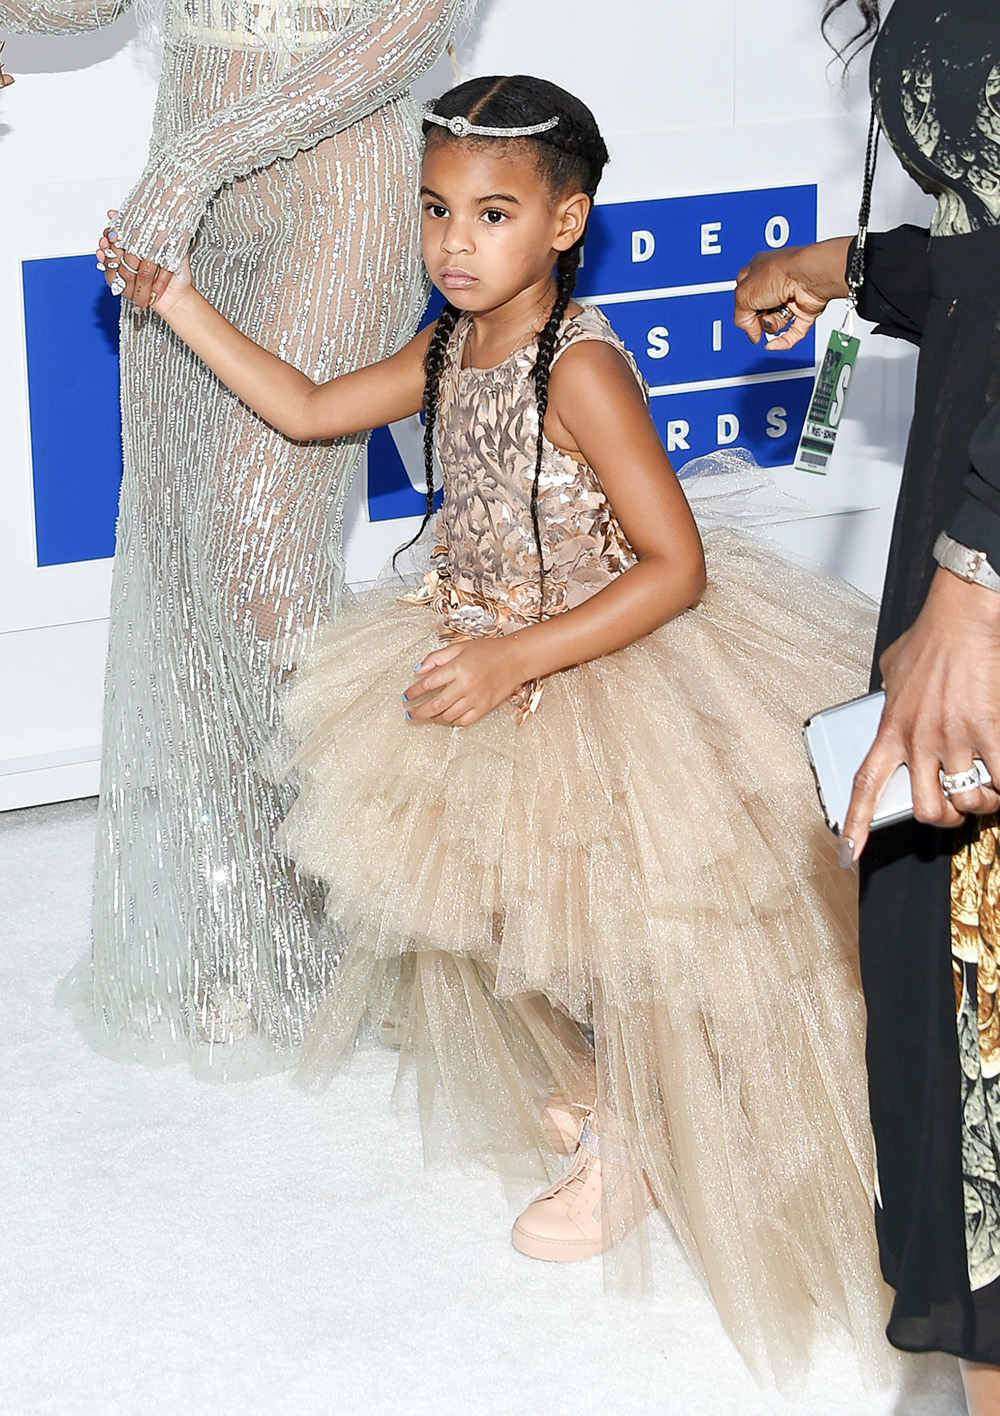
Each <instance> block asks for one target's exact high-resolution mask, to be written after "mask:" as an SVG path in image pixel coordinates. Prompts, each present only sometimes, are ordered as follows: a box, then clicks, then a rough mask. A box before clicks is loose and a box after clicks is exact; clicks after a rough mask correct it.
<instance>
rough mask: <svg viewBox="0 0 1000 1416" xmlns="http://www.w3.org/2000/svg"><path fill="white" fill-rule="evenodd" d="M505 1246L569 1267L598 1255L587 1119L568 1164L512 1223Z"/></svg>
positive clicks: (595, 1175)
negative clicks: (507, 1242)
mask: <svg viewBox="0 0 1000 1416" xmlns="http://www.w3.org/2000/svg"><path fill="white" fill-rule="evenodd" d="M511 1242H512V1243H513V1245H514V1248H515V1249H517V1251H518V1252H519V1253H521V1254H527V1255H528V1257H529V1258H531V1259H550V1260H553V1261H554V1262H556V1263H572V1262H573V1261H574V1260H575V1259H592V1258H594V1257H595V1256H596V1255H597V1254H600V1253H603V1251H604V1232H603V1227H602V1225H601V1143H600V1140H599V1139H598V1136H597V1133H596V1132H595V1131H593V1130H592V1129H591V1126H590V1118H589V1116H588V1117H587V1119H586V1120H585V1121H584V1123H583V1128H582V1130H581V1131H580V1141H579V1145H578V1147H577V1152H576V1155H575V1156H574V1157H573V1163H572V1165H571V1166H570V1168H569V1169H568V1170H567V1171H566V1174H565V1175H564V1176H563V1177H562V1179H560V1180H557V1181H556V1183H555V1184H554V1185H550V1186H549V1188H548V1189H547V1190H543V1191H542V1193H541V1194H540V1195H539V1196H538V1197H537V1198H536V1199H534V1200H532V1202H531V1204H530V1205H529V1206H528V1208H527V1209H526V1210H524V1212H523V1213H522V1214H520V1215H519V1216H518V1218H517V1219H516V1220H515V1221H514V1228H513V1230H512V1231H511Z"/></svg>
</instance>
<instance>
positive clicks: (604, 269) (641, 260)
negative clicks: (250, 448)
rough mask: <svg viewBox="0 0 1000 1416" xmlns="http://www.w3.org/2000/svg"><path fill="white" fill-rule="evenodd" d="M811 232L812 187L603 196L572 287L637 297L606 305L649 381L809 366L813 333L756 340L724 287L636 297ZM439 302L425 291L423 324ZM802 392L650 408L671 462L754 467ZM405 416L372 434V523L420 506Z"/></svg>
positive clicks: (791, 439)
mask: <svg viewBox="0 0 1000 1416" xmlns="http://www.w3.org/2000/svg"><path fill="white" fill-rule="evenodd" d="M815 239H816V187H815V186H814V185H804V186H795V187H772V188H766V189H761V190H756V191H746V192H719V193H716V194H714V195H713V194H708V195H705V196H694V197H665V198H663V199H662V200H658V201H642V202H612V203H610V204H608V205H606V206H598V207H595V209H594V212H593V215H592V216H591V219H590V228H589V231H588V235H587V250H586V256H585V263H584V265H583V266H582V267H581V270H580V276H579V279H578V281H577V294H578V295H580V296H589V297H592V298H593V297H600V296H602V295H637V296H639V298H638V299H635V300H622V301H613V302H610V303H608V304H607V305H606V308H605V313H606V314H607V316H608V319H609V320H610V321H611V323H612V325H613V326H614V327H615V329H616V330H617V331H618V333H619V334H620V335H621V337H622V339H623V340H624V342H625V344H626V345H627V346H628V347H629V349H631V351H632V353H633V354H634V355H635V357H636V359H637V360H638V363H639V367H640V369H641V370H642V373H643V376H644V377H645V378H646V379H647V381H648V382H649V383H650V385H651V386H652V387H654V388H655V387H658V386H662V385H664V384H689V383H708V382H716V381H719V380H722V379H726V380H729V379H749V378H752V377H753V376H754V375H760V374H767V373H777V372H779V371H789V372H790V371H792V370H798V369H806V368H811V366H812V365H813V364H814V362H815V341H814V336H813V334H812V332H810V334H809V335H808V337H807V338H806V339H804V340H802V341H801V342H800V343H799V344H797V345H795V347H794V348H793V349H790V350H784V351H781V352H778V353H770V352H768V351H767V350H765V349H763V348H760V347H755V346H754V345H752V344H751V343H750V341H749V340H748V339H747V338H746V336H745V335H744V334H742V332H741V331H739V330H737V329H736V327H735V325H734V324H733V322H732V311H733V302H732V295H731V294H730V292H729V291H709V290H702V291H691V292H688V293H687V294H677V295H660V294H657V295H655V296H653V297H652V298H642V297H643V293H644V292H646V291H657V292H659V291H669V290H673V289H678V288H683V287H688V286H699V285H700V286H707V285H718V284H724V283H727V282H733V281H735V279H736V274H737V271H738V270H739V269H740V267H741V266H742V265H744V264H745V262H746V261H747V260H748V259H749V258H750V256H752V255H753V254H754V252H755V251H759V250H763V249H765V248H767V247H770V248H772V249H775V250H777V249H780V248H781V247H783V246H787V245H799V244H805V243H807V242H810V241H814V240H815ZM596 303H597V304H601V300H600V299H599V298H598V299H597V301H596ZM440 304H441V300H440V296H439V295H437V293H435V295H434V296H432V301H431V306H430V308H429V310H428V313H427V315H426V316H425V318H424V323H426V321H427V320H428V319H432V318H434V317H435V316H436V314H437V313H438V311H439V309H440ZM811 388H812V374H811V372H810V374H809V375H808V376H806V377H803V378H801V379H787V380H777V381H774V382H770V381H768V382H763V383H748V384H745V385H740V386H738V387H731V388H724V389H718V388H716V389H708V388H706V389H696V390H693V391H691V392H688V393H682V394H664V395H661V396H657V397H654V399H653V405H652V411H653V416H654V419H655V421H656V426H657V428H658V430H659V431H660V433H661V436H662V437H663V440H664V444H665V445H666V447H667V450H668V452H669V453H670V455H671V456H672V457H673V459H674V461H675V463H676V464H677V465H680V464H681V463H683V462H685V461H687V459H688V458H690V457H696V456H699V455H700V454H702V453H706V452H711V451H713V450H714V449H715V448H717V447H726V446H730V445H739V446H742V447H746V448H749V449H750V451H751V452H752V453H753V454H754V456H755V457H756V458H757V461H758V462H759V463H761V464H762V465H763V466H769V467H780V466H785V465H787V464H789V463H791V462H792V460H793V459H794V456H795V449H796V447H797V446H798V435H799V433H800V431H801V428H802V424H803V422H804V420H805V413H806V407H807V405H808V400H809V393H810V391H811ZM413 421H414V420H410V419H407V420H405V422H403V423H397V424H395V425H394V426H393V428H392V430H391V431H389V430H386V429H381V430H379V431H378V432H376V433H375V434H374V435H373V437H372V441H371V443H370V445H369V450H368V512H369V516H370V518H371V520H372V521H384V520H388V519H390V518H392V517H395V516H404V515H414V516H415V515H419V514H420V513H422V511H423V508H424V495H423V491H422V488H423V463H422V456H421V454H420V453H419V450H418V448H417V447H416V445H415V443H414V437H413V430H412V428H411V427H409V426H408V425H409V424H411V423H412V422H413ZM734 429H738V431H736V432H734Z"/></svg>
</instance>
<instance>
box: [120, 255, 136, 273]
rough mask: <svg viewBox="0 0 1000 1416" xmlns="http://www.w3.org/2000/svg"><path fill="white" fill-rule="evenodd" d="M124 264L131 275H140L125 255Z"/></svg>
mask: <svg viewBox="0 0 1000 1416" xmlns="http://www.w3.org/2000/svg"><path fill="white" fill-rule="evenodd" d="M122 265H123V266H124V267H125V269H126V270H127V271H128V273H129V275H138V274H139V272H138V271H137V270H136V269H135V267H134V266H130V265H129V263H128V261H127V260H126V259H125V257H124V256H122Z"/></svg>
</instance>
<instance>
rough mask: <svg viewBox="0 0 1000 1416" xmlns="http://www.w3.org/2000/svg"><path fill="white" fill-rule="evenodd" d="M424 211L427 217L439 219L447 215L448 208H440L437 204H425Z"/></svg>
mask: <svg viewBox="0 0 1000 1416" xmlns="http://www.w3.org/2000/svg"><path fill="white" fill-rule="evenodd" d="M424 211H425V212H426V213H427V215H428V216H437V217H441V216H447V215H448V208H447V207H443V206H441V204H440V203H439V202H427V203H426V205H425V206H424Z"/></svg>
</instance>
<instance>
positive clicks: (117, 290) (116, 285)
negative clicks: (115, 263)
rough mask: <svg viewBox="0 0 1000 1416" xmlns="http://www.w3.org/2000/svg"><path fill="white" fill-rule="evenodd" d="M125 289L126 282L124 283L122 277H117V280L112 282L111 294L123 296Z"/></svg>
mask: <svg viewBox="0 0 1000 1416" xmlns="http://www.w3.org/2000/svg"><path fill="white" fill-rule="evenodd" d="M124 289H125V281H124V279H123V278H122V277H121V276H120V275H116V276H115V278H114V280H113V281H112V282H111V293H112V295H121V293H122V292H123V290H124Z"/></svg>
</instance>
